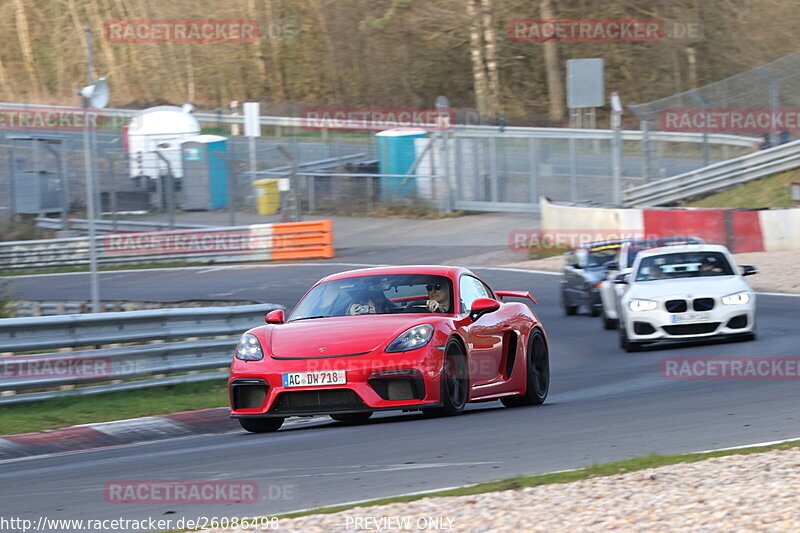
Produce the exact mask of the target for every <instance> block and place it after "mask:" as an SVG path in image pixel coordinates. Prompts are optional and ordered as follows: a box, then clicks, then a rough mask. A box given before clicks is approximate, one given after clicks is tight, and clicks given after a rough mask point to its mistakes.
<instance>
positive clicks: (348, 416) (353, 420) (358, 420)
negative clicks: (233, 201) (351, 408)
mask: <svg viewBox="0 0 800 533" xmlns="http://www.w3.org/2000/svg"><path fill="white" fill-rule="evenodd" d="M328 416H329V417H331V418H333V419H334V420H336V421H337V422H343V423H345V424H363V423H364V422H366V421H367V420H369V418H370V417H371V416H372V411H367V412H365V413H339V414H334V413H331V414H329V415H328Z"/></svg>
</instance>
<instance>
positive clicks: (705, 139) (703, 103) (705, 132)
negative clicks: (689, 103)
mask: <svg viewBox="0 0 800 533" xmlns="http://www.w3.org/2000/svg"><path fill="white" fill-rule="evenodd" d="M689 94H690V95H691V97H692V98H693V99H694V101H695V102H697V103H698V104H700V108H701V109H702V110H703V111H704V112H705V116H704V117H703V166H704V167H707V166H708V164H709V162H710V159H709V157H708V111H707V109H708V104H706V101H705V100H703V98H702V97H701V96H700V95H699V94H697V91H689Z"/></svg>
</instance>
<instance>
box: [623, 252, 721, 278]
mask: <svg viewBox="0 0 800 533" xmlns="http://www.w3.org/2000/svg"><path fill="white" fill-rule="evenodd" d="M732 275H733V268H732V267H731V264H730V263H729V262H728V259H727V258H726V257H725V254H722V253H720V252H682V253H671V254H661V255H654V256H651V257H645V258H644V259H642V261H641V262H640V263H639V269H638V270H637V271H636V281H659V280H665V279H675V278H697V277H705V276H732Z"/></svg>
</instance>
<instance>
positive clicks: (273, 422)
mask: <svg viewBox="0 0 800 533" xmlns="http://www.w3.org/2000/svg"><path fill="white" fill-rule="evenodd" d="M284 420H285V419H283V418H240V419H239V425H241V426H242V428H243V429H245V430H246V431H249V432H250V433H273V432H275V431H278V430H279V429H280V427H281V426H282V425H283V421H284Z"/></svg>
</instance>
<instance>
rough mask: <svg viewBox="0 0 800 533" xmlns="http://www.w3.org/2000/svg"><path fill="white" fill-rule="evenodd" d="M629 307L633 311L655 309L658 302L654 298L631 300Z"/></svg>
mask: <svg viewBox="0 0 800 533" xmlns="http://www.w3.org/2000/svg"><path fill="white" fill-rule="evenodd" d="M628 307H629V308H630V310H631V311H635V312H637V313H638V312H640V311H653V310H654V309H655V308H656V307H658V302H654V301H653V300H631V301H630V302H628Z"/></svg>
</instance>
